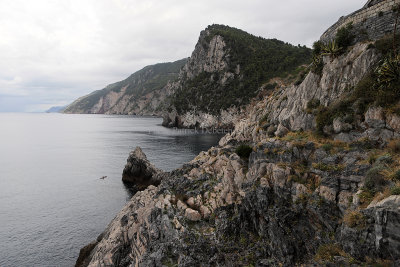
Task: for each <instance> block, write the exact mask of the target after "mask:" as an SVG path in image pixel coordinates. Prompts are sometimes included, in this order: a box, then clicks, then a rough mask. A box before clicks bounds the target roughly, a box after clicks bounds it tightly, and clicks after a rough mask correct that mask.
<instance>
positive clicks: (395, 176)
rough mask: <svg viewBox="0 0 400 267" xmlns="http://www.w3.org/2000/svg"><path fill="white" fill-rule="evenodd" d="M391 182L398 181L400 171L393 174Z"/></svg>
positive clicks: (399, 179)
mask: <svg viewBox="0 0 400 267" xmlns="http://www.w3.org/2000/svg"><path fill="white" fill-rule="evenodd" d="M393 180H395V181H400V169H399V170H397V171H395V173H394V174H393Z"/></svg>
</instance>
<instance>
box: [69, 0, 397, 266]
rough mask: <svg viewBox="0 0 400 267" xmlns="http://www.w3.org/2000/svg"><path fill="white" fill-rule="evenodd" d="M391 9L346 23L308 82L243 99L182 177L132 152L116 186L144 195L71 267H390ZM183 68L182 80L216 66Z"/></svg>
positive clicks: (321, 50) (383, 6)
mask: <svg viewBox="0 0 400 267" xmlns="http://www.w3.org/2000/svg"><path fill="white" fill-rule="evenodd" d="M398 4H400V1H399V0H396V1H394V0H370V1H368V3H367V4H366V5H365V6H364V7H363V8H362V9H360V10H358V11H356V12H354V13H352V14H350V15H348V16H345V17H342V18H341V19H340V20H339V22H338V23H337V24H335V25H336V26H337V25H340V26H339V27H336V26H335V25H334V27H333V28H332V27H331V28H330V29H329V31H328V33H329V34H327V33H325V34H323V36H322V37H321V40H319V42H316V43H315V44H314V50H313V63H312V65H310V68H309V69H308V72H307V73H306V75H305V77H304V79H301V80H300V81H297V82H294V83H292V84H289V85H279V86H276V87H275V88H274V89H271V90H270V92H269V94H267V95H261V96H260V95H258V96H257V97H256V98H253V99H252V100H251V102H250V104H249V105H247V106H246V107H243V108H242V110H241V112H240V113H239V115H238V117H237V118H236V121H235V122H234V131H233V132H231V133H229V134H227V135H225V136H224V137H223V138H222V139H221V140H220V142H219V145H218V146H216V147H212V148H210V149H209V150H208V151H206V152H201V153H200V154H199V155H198V156H197V157H196V158H194V159H193V160H192V161H191V162H189V163H187V164H185V165H184V166H182V168H179V169H177V170H174V171H172V172H162V171H160V170H158V169H156V168H155V167H154V166H152V165H151V163H150V162H149V161H148V160H147V158H146V156H145V154H144V152H143V151H142V150H141V149H140V148H136V149H135V151H133V152H132V153H131V154H130V155H129V157H128V161H127V164H126V166H125V169H124V170H123V177H122V179H123V181H124V182H128V183H130V184H133V185H134V187H135V188H136V189H139V190H141V191H139V192H137V193H136V194H135V195H134V196H133V197H132V199H131V200H130V201H129V202H128V203H127V204H126V205H125V206H124V207H123V209H122V210H121V211H120V212H119V213H118V215H117V216H116V217H115V218H114V219H113V220H112V221H111V223H110V224H109V225H108V227H107V228H106V229H105V231H104V232H103V233H102V234H101V235H100V236H99V237H98V238H97V240H95V241H93V242H92V243H90V244H89V245H88V246H86V247H84V248H83V249H82V250H81V253H80V256H79V258H78V260H77V266H103V265H107V266H182V267H186V266H187V267H189V266H285V267H286V266H288V267H289V266H400V156H399V155H400V154H399V153H400V94H399V92H400V91H399V88H400V52H399V51H400V49H399V48H400V47H399V44H398V43H397V44H396V39H394V36H395V38H398V37H396V35H394V34H393V33H394V32H393V31H395V30H396V21H397V20H398V18H399V16H400V7H399V6H397V5H398ZM360 18H361V19H360ZM349 20H350V21H351V22H353V23H350V24H349V23H346V24H342V22H343V21H345V22H347V21H349ZM382 22H390V23H389V24H387V23H386V24H384V27H377V26H379V25H382ZM390 27H392V32H391V33H389V34H387V31H388V29H389V28H390ZM366 28H367V29H368V31H367V32H369V33H368V37H366V36H365V31H363V29H366ZM397 29H398V28H397ZM395 33H398V32H395ZM214 40H215V41H214V44H218V43H219V45H216V46H214V47H218V46H220V47H221V46H223V45H221V44H222V42H221V40H222V39H221V38H219V37H217V38H215V39H214ZM211 43H212V42H211ZM199 51H205V50H201V49H200V50H199ZM213 51H215V50H213ZM217 51H222V50H220V49H218V50H217ZM211 54H212V53H211ZM213 55H214V56H213V57H211V56H210V57H209V59H210V61H209V62H211V59H215V58H222V54H221V53H214V54H213ZM193 58H194V57H193V55H192V57H191V59H190V60H189V61H188V64H186V65H185V67H184V69H183V72H186V73H188V74H195V73H201V72H202V71H203V70H204V68H207V70H215V69H224V67H225V65H224V64H212V65H209V64H202V65H200V67H199V68H192V71H190V72H189V71H188V68H191V67H193V65H190V64H189V63H190V62H191V60H192V59H193ZM214 62H225V61H214ZM198 66H199V65H198ZM195 76H196V75H192V76H191V77H195ZM189 79H190V77H189Z"/></svg>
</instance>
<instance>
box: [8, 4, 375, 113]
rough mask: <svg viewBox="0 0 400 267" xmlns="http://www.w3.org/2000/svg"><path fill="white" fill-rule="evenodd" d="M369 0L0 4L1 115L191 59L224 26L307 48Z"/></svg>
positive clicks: (67, 100) (38, 109)
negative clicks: (206, 35) (205, 34)
mask: <svg viewBox="0 0 400 267" xmlns="http://www.w3.org/2000/svg"><path fill="white" fill-rule="evenodd" d="M366 2H367V1H366V0H351V1H349V0H336V1H327V0H322V1H321V0H302V1H299V0H278V1H272V0H247V1H243V0H240V1H239V0H229V1H228V0H201V1H200V0H196V1H195V0H146V1H144V0H141V1H139V0H35V1H32V0H0V112H41V111H44V110H47V109H48V108H50V107H52V106H62V105H66V104H69V103H71V102H72V101H74V100H75V99H77V98H78V97H81V96H83V95H86V94H88V93H90V92H92V91H94V90H98V89H102V88H104V87H105V86H106V85H108V84H110V83H114V82H117V81H120V80H123V79H125V78H126V77H128V76H129V75H130V74H132V73H134V72H135V71H137V70H140V69H141V68H143V67H145V66H147V65H151V64H155V63H160V62H170V61H175V60H178V59H182V58H185V57H189V56H190V54H191V53H192V51H193V49H194V46H195V44H196V42H197V40H198V37H199V34H200V31H201V30H203V29H205V28H206V27H207V26H208V25H210V24H224V25H229V26H232V27H236V28H239V29H242V30H244V31H246V32H249V33H251V34H254V35H257V36H262V37H264V38H277V39H280V40H282V41H285V42H289V43H292V44H294V45H297V44H301V45H307V46H309V47H311V45H312V43H313V42H314V41H315V40H317V39H319V37H320V35H321V34H322V33H323V32H324V31H325V30H326V29H327V28H328V27H329V26H330V25H332V24H333V23H335V22H336V21H337V20H338V19H339V17H341V16H343V15H347V14H349V13H351V12H353V11H355V10H357V9H359V8H361V7H362V6H363V5H364V4H365V3H366Z"/></svg>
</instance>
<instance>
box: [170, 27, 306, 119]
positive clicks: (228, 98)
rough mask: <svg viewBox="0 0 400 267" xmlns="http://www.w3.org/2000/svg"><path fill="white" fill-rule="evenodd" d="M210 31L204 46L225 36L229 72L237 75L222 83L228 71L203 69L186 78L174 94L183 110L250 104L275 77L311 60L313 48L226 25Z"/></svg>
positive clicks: (178, 108) (179, 108)
mask: <svg viewBox="0 0 400 267" xmlns="http://www.w3.org/2000/svg"><path fill="white" fill-rule="evenodd" d="M207 31H208V32H209V34H208V35H207V37H206V38H205V40H200V42H201V44H202V46H203V48H204V49H208V46H209V42H210V41H211V40H212V38H213V37H215V36H221V37H222V38H223V40H224V42H225V43H226V46H225V52H226V55H225V60H226V61H227V62H228V67H227V71H228V72H230V73H232V74H233V77H231V78H229V79H227V80H226V81H225V83H222V82H221V81H222V78H223V75H224V74H225V71H223V72H212V73H210V72H202V73H200V74H199V75H197V76H196V77H195V78H193V79H187V80H185V81H184V83H183V85H182V89H181V90H178V91H177V92H175V94H174V96H173V97H172V104H173V105H174V106H175V107H176V109H177V111H178V112H179V113H182V112H185V111H188V110H190V109H191V108H192V107H194V106H195V107H196V109H197V110H201V111H206V112H210V113H213V114H218V113H219V111H220V110H221V109H227V108H229V107H231V106H240V105H243V104H246V103H248V102H249V100H250V99H251V98H252V97H254V96H255V95H256V93H257V90H258V89H259V88H260V87H261V86H262V85H264V84H265V83H267V82H268V81H269V80H270V79H271V78H273V77H285V76H287V75H288V74H289V73H292V72H296V70H297V71H300V70H298V68H297V67H298V66H300V65H302V64H307V63H309V62H310V60H311V50H310V49H309V48H307V47H305V46H293V45H291V44H288V43H285V42H282V41H279V40H276V39H264V38H262V37H256V36H254V35H251V34H248V33H246V32H244V31H242V30H239V29H235V28H231V27H228V26H224V25H212V26H209V27H208V28H207ZM238 70H239V71H240V72H238Z"/></svg>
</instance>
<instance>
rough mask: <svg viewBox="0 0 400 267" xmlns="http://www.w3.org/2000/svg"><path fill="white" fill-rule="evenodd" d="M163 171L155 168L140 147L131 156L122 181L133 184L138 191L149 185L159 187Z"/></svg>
mask: <svg viewBox="0 0 400 267" xmlns="http://www.w3.org/2000/svg"><path fill="white" fill-rule="evenodd" d="M161 173H162V171H161V170H159V169H157V168H156V167H154V165H153V164H151V163H150V162H149V161H148V160H147V157H146V155H145V154H144V153H143V151H142V149H141V148H140V147H136V148H135V150H134V151H132V152H131V153H130V154H129V157H128V159H127V163H126V165H125V168H124V170H123V172H122V181H123V182H125V183H128V184H131V185H133V186H134V187H135V189H137V190H143V189H145V188H147V187H148V186H149V185H156V186H157V185H159V184H160V181H161V178H162V176H161Z"/></svg>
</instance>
